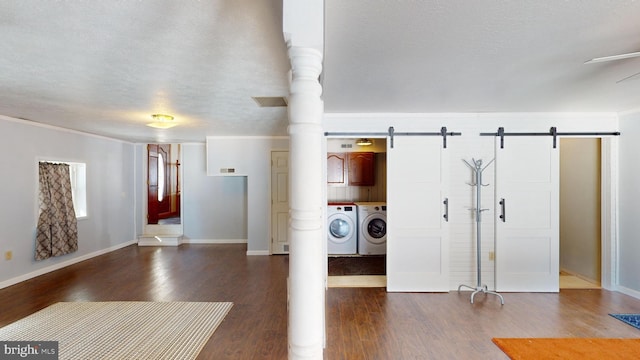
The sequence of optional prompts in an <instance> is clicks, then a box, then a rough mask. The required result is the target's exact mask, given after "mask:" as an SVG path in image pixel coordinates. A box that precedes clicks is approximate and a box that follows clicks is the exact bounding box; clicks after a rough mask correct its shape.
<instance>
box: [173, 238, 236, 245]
mask: <svg viewBox="0 0 640 360" xmlns="http://www.w3.org/2000/svg"><path fill="white" fill-rule="evenodd" d="M182 243H183V244H246V243H247V239H186V238H184V239H183V240H182Z"/></svg>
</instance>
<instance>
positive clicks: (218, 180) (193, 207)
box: [182, 144, 248, 242]
mask: <svg viewBox="0 0 640 360" xmlns="http://www.w3.org/2000/svg"><path fill="white" fill-rule="evenodd" d="M182 149H183V155H184V156H183V162H182V168H183V175H184V183H183V185H184V191H183V209H182V219H183V223H184V236H185V238H186V240H188V241H211V240H213V241H230V242H238V241H239V242H242V241H246V240H247V226H248V225H247V224H248V222H247V203H248V201H247V178H246V177H243V176H224V177H218V176H207V171H206V163H207V160H206V148H205V144H184V145H182Z"/></svg>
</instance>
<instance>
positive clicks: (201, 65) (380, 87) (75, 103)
mask: <svg viewBox="0 0 640 360" xmlns="http://www.w3.org/2000/svg"><path fill="white" fill-rule="evenodd" d="M325 9H326V12H325V59H324V72H323V75H322V83H323V87H324V91H323V98H324V101H325V111H326V112H347V113H353V112H492V111H496V112H529V111H535V112H550V111H578V112H590V111H607V112H608V111H626V110H629V109H638V108H640V97H639V95H640V79H638V80H635V79H637V78H640V76H638V77H636V78H634V79H630V80H627V81H623V82H620V83H616V81H618V80H620V79H623V78H625V77H627V76H630V75H633V74H635V73H638V72H640V58H632V59H625V60H619V61H615V62H606V63H596V64H589V65H584V64H583V63H584V62H585V61H586V60H589V59H591V58H594V57H600V56H607V55H614V54H619V53H628V52H634V51H640V21H638V19H640V1H631V0H607V1H605V0H580V1H577V0H566V1H558V0H536V1H501V0H500V1H499V0H479V1H469V0H466V1H463V0H430V1H417V0H349V1H344V0H325ZM0 69H2V70H1V72H0V114H2V115H6V116H11V117H16V118H24V119H28V120H32V121H36V122H42V123H47V124H52V125H56V126H61V127H65V128H70V129H76V130H80V131H86V132H90V133H95V134H101V135H105V136H110V137H116V138H121V139H125V140H130V141H136V142H185V141H195V142H202V141H204V137H205V136H207V135H212V136H219V135H285V134H286V127H287V113H286V108H285V107H275V108H269V107H260V106H258V104H257V103H256V102H255V101H254V100H253V99H252V97H262V96H286V95H287V93H288V75H287V73H288V70H289V61H288V59H287V54H286V46H285V44H284V40H283V35H282V1H281V0H208V1H178V0H154V1H104V2H97V1H40V0H23V1H0ZM153 113H168V114H171V115H173V116H175V118H176V122H178V123H179V126H176V127H174V128H171V129H168V130H156V129H152V128H149V127H147V126H146V125H145V124H146V123H148V122H151V117H150V115H151V114H153Z"/></svg>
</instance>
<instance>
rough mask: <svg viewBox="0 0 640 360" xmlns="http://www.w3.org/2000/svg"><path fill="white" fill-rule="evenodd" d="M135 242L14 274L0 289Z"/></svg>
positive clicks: (2, 283)
mask: <svg viewBox="0 0 640 360" xmlns="http://www.w3.org/2000/svg"><path fill="white" fill-rule="evenodd" d="M137 242H138V241H137V240H131V241H127V242H124V243H121V244H118V245H114V246H112V247H109V248H106V249H102V250H98V251H94V252H92V253H89V254H86V255H82V256H78V257H75V258H73V259H69V260H67V261H63V262H60V263H57V264H55V265H51V266H47V267H45V268H42V269H38V270H36V271H33V272H30V273H27V274H24V275H20V276H16V277H14V278H12V279H9V280H5V281H3V282H0V289H4V288H6V287H9V286H11V285H15V284H17V283H20V282H23V281H25V280H29V279H32V278H34V277H36V276H40V275H44V274H46V273H50V272H52V271H56V270H59V269H62V268H64V267H67V266H69V265H73V264H76V263H79V262H81V261H85V260H88V259H91V258H94V257H96V256H100V255H104V254H106V253H109V252H112V251H115V250H118V249H121V248H123V247H127V246H129V245H134V244H135V243H137Z"/></svg>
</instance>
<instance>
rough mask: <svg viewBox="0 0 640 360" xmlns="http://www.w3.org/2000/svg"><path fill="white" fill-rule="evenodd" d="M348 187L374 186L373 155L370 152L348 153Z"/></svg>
mask: <svg viewBox="0 0 640 360" xmlns="http://www.w3.org/2000/svg"><path fill="white" fill-rule="evenodd" d="M348 163H349V185H353V186H373V185H375V154H374V153H372V152H353V153H349V162H348Z"/></svg>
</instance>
